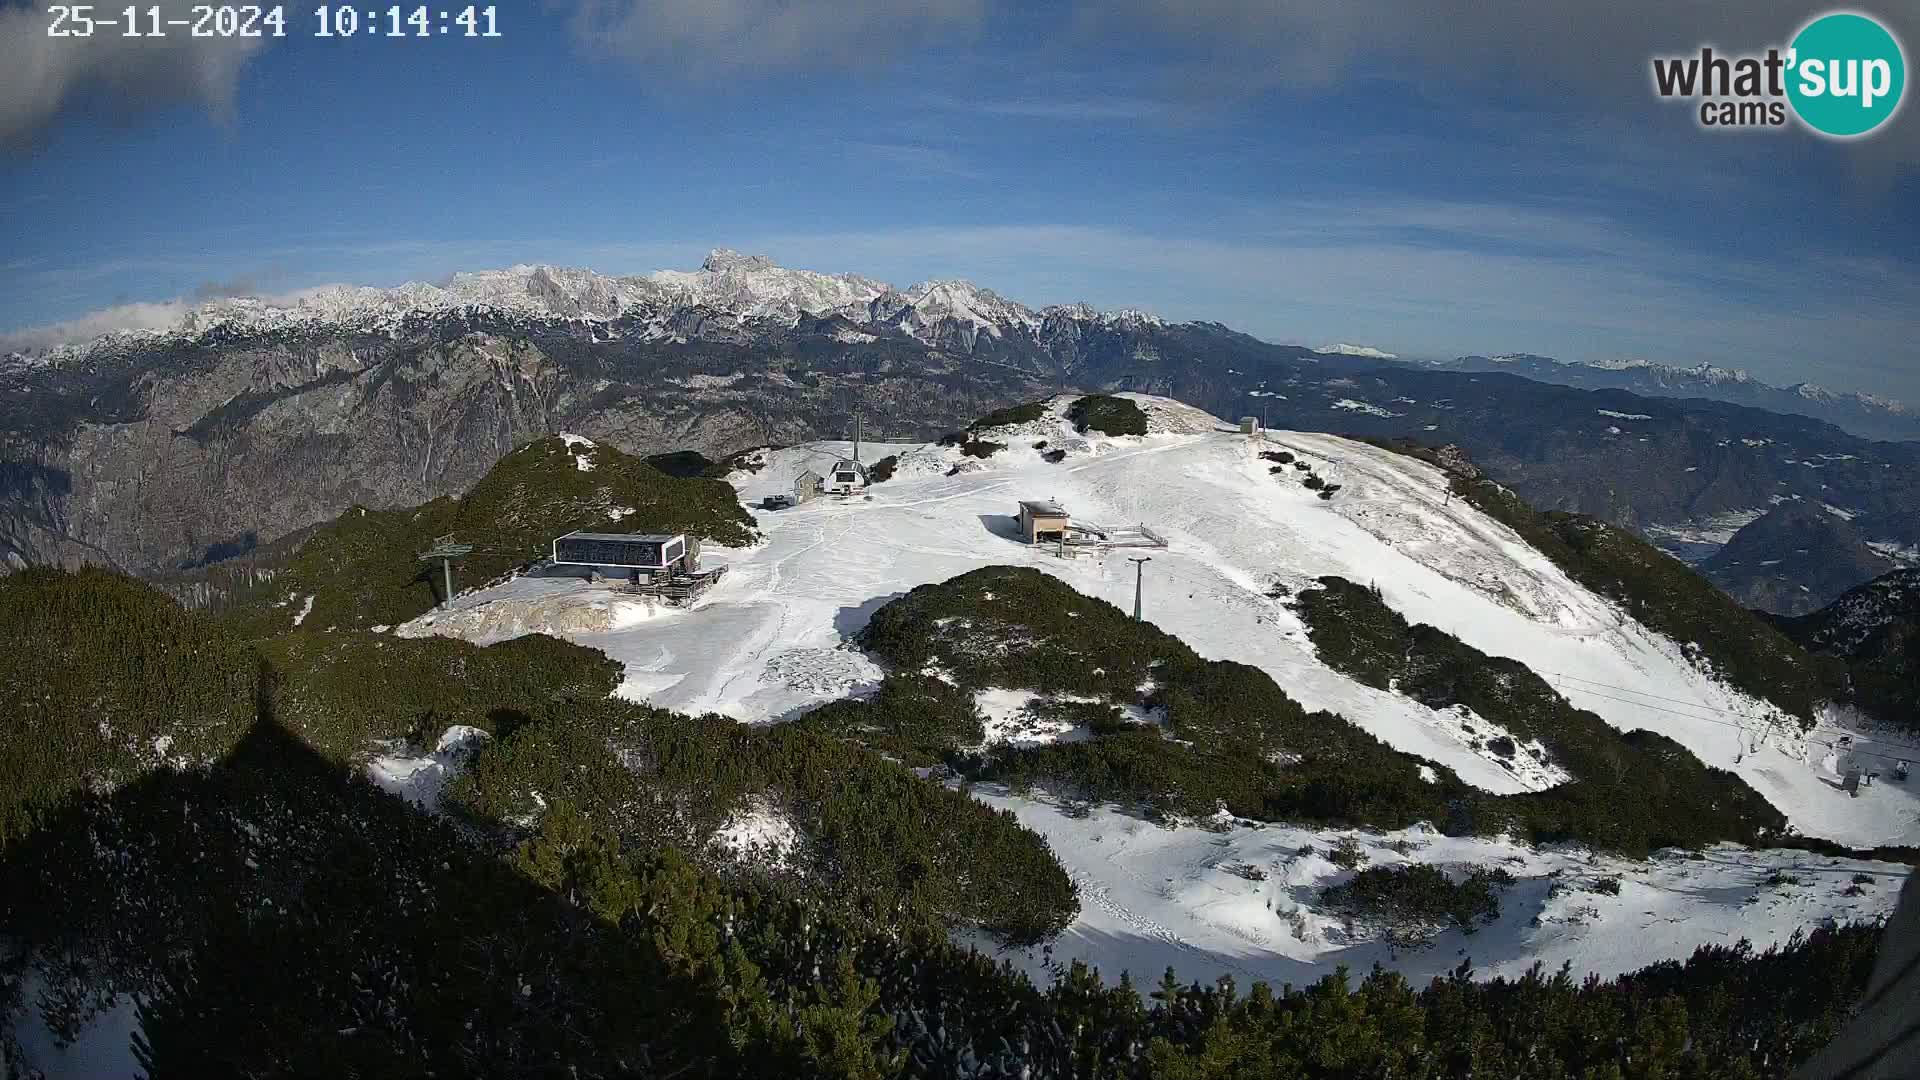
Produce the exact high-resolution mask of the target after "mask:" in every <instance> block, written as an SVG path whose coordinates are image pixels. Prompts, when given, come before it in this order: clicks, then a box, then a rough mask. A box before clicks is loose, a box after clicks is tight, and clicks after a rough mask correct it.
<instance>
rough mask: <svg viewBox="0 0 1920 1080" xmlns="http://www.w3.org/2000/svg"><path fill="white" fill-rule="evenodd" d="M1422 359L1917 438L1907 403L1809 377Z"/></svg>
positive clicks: (1632, 365)
mask: <svg viewBox="0 0 1920 1080" xmlns="http://www.w3.org/2000/svg"><path fill="white" fill-rule="evenodd" d="M1426 363H1427V364H1428V366H1432V367H1439V368H1444V369H1447V370H1453V371H1506V372H1511V373H1512V374H1515V375H1521V376H1524V377H1526V378H1529V379H1537V380H1539V381H1541V382H1550V383H1558V384H1560V385H1562V386H1578V387H1582V388H1587V389H1614V390H1631V391H1633V392H1634V393H1636V394H1647V395H1649V396H1653V397H1704V398H1709V399H1712V400H1714V401H1727V402H1732V403H1734V404H1738V405H1752V406H1755V407H1757V408H1762V409H1769V410H1772V411H1774V412H1784V413H1794V414H1796V415H1800V416H1811V417H1814V418H1816V419H1819V420H1825V421H1827V422H1828V423H1830V424H1833V425H1835V426H1837V427H1840V428H1842V429H1845V430H1847V431H1851V432H1854V433H1855V434H1858V435H1864V436H1866V437H1868V438H1875V439H1920V409H1915V408H1914V407H1913V406H1910V405H1907V404H1905V403H1903V402H1900V401H1896V400H1894V399H1893V398H1889V397H1885V396H1882V395H1879V394H1867V393H1858V392H1854V391H1841V390H1829V389H1827V388H1826V387H1824V386H1820V385H1818V384H1816V383H1811V382H1800V383H1794V384H1792V385H1790V386H1775V385H1773V384H1771V383H1767V382H1763V381H1762V380H1760V379H1759V378H1757V377H1755V376H1754V374H1753V373H1752V372H1750V371H1747V370H1745V369H1743V368H1729V367H1721V366H1719V365H1716V364H1708V363H1700V364H1692V365H1679V364H1662V363H1656V362H1654V361H1651V360H1639V359H1633V360H1593V361H1584V362H1583V361H1574V360H1561V359H1558V358H1555V357H1551V356H1539V355H1536V354H1533V353H1501V354H1499V355H1495V356H1481V355H1477V354H1476V355H1473V356H1461V357H1456V358H1454V359H1452V360H1440V361H1428V362H1426Z"/></svg>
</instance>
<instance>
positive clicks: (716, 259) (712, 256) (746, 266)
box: [700, 248, 774, 274]
mask: <svg viewBox="0 0 1920 1080" xmlns="http://www.w3.org/2000/svg"><path fill="white" fill-rule="evenodd" d="M773 268H774V263H773V260H772V259H769V258H767V257H766V256H765V255H743V254H741V253H740V252H738V251H735V250H733V249H732V248H714V249H713V250H712V251H709V252H708V253H707V257H706V259H705V261H703V262H701V264H700V269H702V270H705V271H706V272H708V273H710V274H724V273H726V272H727V271H729V270H771V269H773Z"/></svg>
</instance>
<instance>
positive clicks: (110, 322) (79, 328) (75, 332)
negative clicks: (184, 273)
mask: <svg viewBox="0 0 1920 1080" xmlns="http://www.w3.org/2000/svg"><path fill="white" fill-rule="evenodd" d="M192 308H193V305H192V304H190V303H188V302H187V301H185V300H161V301H157V302H152V303H135V304H120V305H118V306H116V307H110V308H104V309H102V310H100V311H94V312H89V313H87V314H85V315H82V316H80V317H79V318H77V319H69V320H67V321H66V322H58V323H49V324H47V325H46V326H33V327H28V328H26V329H23V330H12V331H8V332H6V333H0V352H8V351H12V350H17V349H40V348H46V347H48V346H51V345H62V344H65V343H67V342H70V341H86V340H89V339H91V338H96V337H99V336H101V335H102V334H111V333H113V332H115V331H117V330H158V329H161V328H164V327H168V326H172V325H174V324H175V323H177V322H179V321H180V320H181V318H182V317H184V316H185V315H186V313H187V312H188V311H191V310H192Z"/></svg>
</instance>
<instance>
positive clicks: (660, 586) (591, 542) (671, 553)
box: [551, 532, 727, 607]
mask: <svg viewBox="0 0 1920 1080" xmlns="http://www.w3.org/2000/svg"><path fill="white" fill-rule="evenodd" d="M551 569H552V570H554V571H557V572H559V573H562V574H568V573H571V574H573V575H576V576H579V577H585V578H587V579H588V580H591V581H598V580H600V579H602V578H610V579H612V580H615V581H622V582H624V583H625V584H624V585H623V586H622V589H623V591H625V592H629V593H635V594H637V595H640V596H650V597H655V598H658V599H661V600H664V601H666V602H667V603H669V604H674V605H678V606H682V607H684V606H687V605H690V604H692V603H693V602H694V601H695V600H697V599H699V598H700V595H701V594H702V593H704V592H706V591H707V590H708V589H710V588H712V587H713V585H714V583H715V582H717V581H719V580H720V578H721V577H722V576H723V575H724V574H725V573H726V572H727V568H726V567H724V566H717V567H715V568H713V569H712V570H705V571H703V570H701V569H700V538H699V537H690V536H688V535H687V534H685V533H590V532H570V533H568V534H566V535H565V536H560V537H556V538H555V539H554V541H553V562H552V565H551Z"/></svg>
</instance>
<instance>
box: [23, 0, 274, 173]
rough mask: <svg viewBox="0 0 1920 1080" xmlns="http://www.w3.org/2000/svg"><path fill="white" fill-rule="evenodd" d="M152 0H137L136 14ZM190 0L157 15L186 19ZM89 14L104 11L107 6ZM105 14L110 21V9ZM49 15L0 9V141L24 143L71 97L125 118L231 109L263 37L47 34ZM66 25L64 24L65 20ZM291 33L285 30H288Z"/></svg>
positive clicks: (170, 2) (175, 1)
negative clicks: (179, 108)
mask: <svg viewBox="0 0 1920 1080" xmlns="http://www.w3.org/2000/svg"><path fill="white" fill-rule="evenodd" d="M152 6H154V5H153V4H152V3H142V4H140V5H139V7H140V8H141V11H142V13H143V16H144V13H145V11H146V9H147V8H149V7H152ZM191 7H193V4H192V3H191V2H190V0H162V2H161V3H159V8H160V13H161V17H162V18H163V19H168V18H190V12H189V9H190V8H191ZM95 14H97V15H98V16H100V17H102V18H106V17H109V14H108V9H107V8H105V7H103V6H97V7H96V8H95ZM110 17H112V18H115V19H118V18H119V12H118V9H114V11H113V13H112V15H111V16H110ZM52 22H53V16H52V15H50V14H49V13H48V12H47V10H45V9H43V8H41V7H39V6H38V5H36V6H34V7H17V6H11V5H9V6H6V7H0V72H4V73H5V74H4V75H3V76H0V146H8V147H12V148H15V149H21V148H26V147H31V146H32V145H33V144H34V143H35V142H36V141H37V140H38V139H39V138H40V137H41V135H42V134H43V133H44V132H45V131H46V130H47V128H48V127H49V126H50V125H51V124H52V123H53V122H54V120H55V119H56V118H58V116H59V115H60V112H61V110H62V109H63V108H64V107H66V106H67V105H69V104H71V103H72V102H73V100H74V99H75V98H76V97H79V96H81V95H89V94H90V95H93V98H92V99H91V100H95V101H97V103H98V106H99V107H100V109H101V110H102V111H103V112H104V113H105V114H106V115H108V116H109V117H112V118H115V119H119V120H127V119H130V118H132V117H135V116H137V115H139V114H140V113H143V112H145V111H147V110H149V109H155V108H164V107H167V106H173V105H182V104H193V105H200V106H204V107H205V108H207V109H208V110H210V111H211V112H213V113H214V114H215V115H218V116H225V115H227V114H229V113H230V112H231V111H232V109H233V101H234V88H235V84H236V82H237V80H238V79H239V75H240V70H241V68H243V67H244V66H245V65H246V63H247V61H248V59H250V58H251V57H252V56H253V55H254V54H256V53H258V52H259V51H260V50H261V49H262V48H264V47H265V45H266V39H264V38H251V39H246V38H219V37H213V38H195V37H192V36H190V35H188V34H187V33H185V32H184V31H182V30H176V31H174V32H173V33H170V34H168V35H167V36H165V37H159V38H153V37H128V36H126V35H125V34H123V33H121V32H120V31H119V28H109V27H97V28H96V29H95V30H94V32H93V34H91V35H90V36H87V37H63V38H55V37H49V36H48V35H47V31H48V29H49V27H50V26H51V24H52ZM68 25H69V27H70V26H71V24H70V23H69V24H68ZM289 32H291V31H289Z"/></svg>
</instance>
